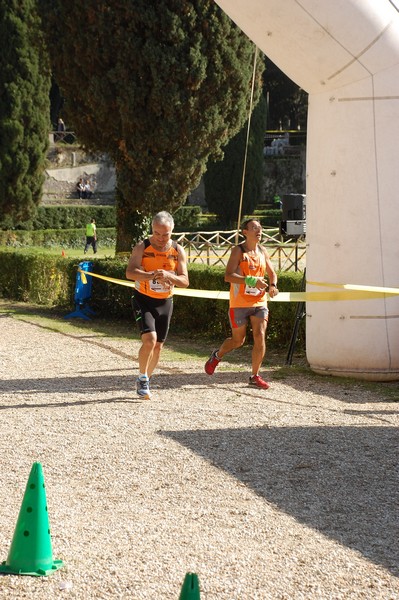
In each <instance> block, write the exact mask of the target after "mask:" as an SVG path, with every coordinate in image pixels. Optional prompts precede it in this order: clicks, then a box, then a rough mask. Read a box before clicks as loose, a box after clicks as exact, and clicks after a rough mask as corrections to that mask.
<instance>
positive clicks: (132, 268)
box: [126, 242, 154, 281]
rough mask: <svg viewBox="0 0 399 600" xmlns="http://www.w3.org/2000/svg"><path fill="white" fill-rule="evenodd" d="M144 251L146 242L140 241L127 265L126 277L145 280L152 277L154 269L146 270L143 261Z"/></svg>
mask: <svg viewBox="0 0 399 600" xmlns="http://www.w3.org/2000/svg"><path fill="white" fill-rule="evenodd" d="M143 253H144V242H139V243H138V244H137V245H136V246H135V247H134V248H133V250H132V253H131V255H130V258H129V262H128V263H127V267H126V278H127V279H133V280H134V281H144V280H149V279H152V278H153V276H154V272H153V271H148V272H147V271H144V269H143V267H142V266H141V261H142V258H143Z"/></svg>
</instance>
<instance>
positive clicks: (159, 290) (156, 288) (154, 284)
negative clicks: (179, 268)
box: [150, 271, 174, 294]
mask: <svg viewBox="0 0 399 600" xmlns="http://www.w3.org/2000/svg"><path fill="white" fill-rule="evenodd" d="M167 273H173V274H174V271H167ZM172 287H173V286H172V285H169V284H166V285H165V284H164V283H161V282H160V281H157V280H156V279H150V290H151V291H152V292H155V293H156V294H163V293H165V292H170V290H171V288H172Z"/></svg>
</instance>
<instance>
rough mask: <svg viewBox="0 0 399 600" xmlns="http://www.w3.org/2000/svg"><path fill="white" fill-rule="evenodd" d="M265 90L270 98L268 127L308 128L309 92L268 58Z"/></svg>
mask: <svg viewBox="0 0 399 600" xmlns="http://www.w3.org/2000/svg"><path fill="white" fill-rule="evenodd" d="M264 92H265V95H266V96H267V98H268V100H269V101H268V115H267V129H298V128H301V129H303V130H306V123H307V110H308V94H307V93H306V92H305V91H304V90H303V89H301V88H300V87H298V86H297V84H296V83H294V82H293V81H291V79H290V78H289V77H287V75H285V73H283V72H282V71H280V69H279V68H278V67H277V66H276V65H275V64H274V63H273V62H272V61H271V60H270V59H269V58H266V71H265V77H264Z"/></svg>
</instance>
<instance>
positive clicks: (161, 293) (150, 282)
mask: <svg viewBox="0 0 399 600" xmlns="http://www.w3.org/2000/svg"><path fill="white" fill-rule="evenodd" d="M173 227H174V221H173V217H172V215H170V214H169V213H168V212H166V211H162V212H160V213H158V214H156V215H155V217H154V218H153V220H152V235H151V236H150V237H149V238H148V239H146V240H143V241H142V242H139V243H138V244H137V245H136V246H135V247H134V248H133V251H132V254H131V256H130V258H129V262H128V265H127V268H126V277H127V278H128V279H133V280H134V281H135V282H136V285H135V291H134V293H133V298H132V304H133V312H134V316H135V319H136V322H137V325H138V327H139V330H140V333H141V342H142V343H141V348H140V350H139V376H138V379H137V382H136V388H137V394H138V395H139V396H140V397H141V398H144V399H149V398H150V397H151V392H150V377H151V375H152V373H153V372H154V369H155V367H156V366H157V364H158V361H159V357H160V353H161V350H162V348H163V345H164V343H165V340H166V337H167V335H168V331H169V324H170V319H171V316H172V311H173V288H174V286H177V287H182V288H185V287H187V286H188V284H189V281H188V272H187V258H186V253H185V251H184V249H183V247H182V246H180V244H177V243H176V242H173V241H172V239H171V236H172V231H173Z"/></svg>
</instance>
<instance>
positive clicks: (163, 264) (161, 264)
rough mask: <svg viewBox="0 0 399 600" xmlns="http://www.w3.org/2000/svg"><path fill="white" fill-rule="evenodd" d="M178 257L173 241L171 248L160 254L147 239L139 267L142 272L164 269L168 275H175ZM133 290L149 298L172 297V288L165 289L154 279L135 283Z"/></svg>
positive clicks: (175, 244)
mask: <svg viewBox="0 0 399 600" xmlns="http://www.w3.org/2000/svg"><path fill="white" fill-rule="evenodd" d="M178 256H179V253H178V251H177V243H176V242H174V241H173V242H172V245H171V247H170V248H168V250H166V251H165V252H160V251H159V250H156V249H155V248H154V247H153V246H151V242H150V240H149V239H148V238H147V239H145V240H144V252H143V258H142V260H141V266H142V268H143V269H144V271H156V270H157V269H164V271H169V272H170V273H177V265H178ZM135 288H136V290H137V291H138V292H140V294H145V295H146V296H151V298H170V297H171V296H173V287H172V288H170V289H169V288H166V287H164V286H163V285H162V283H159V281H155V279H150V280H146V281H136V283H135Z"/></svg>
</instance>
